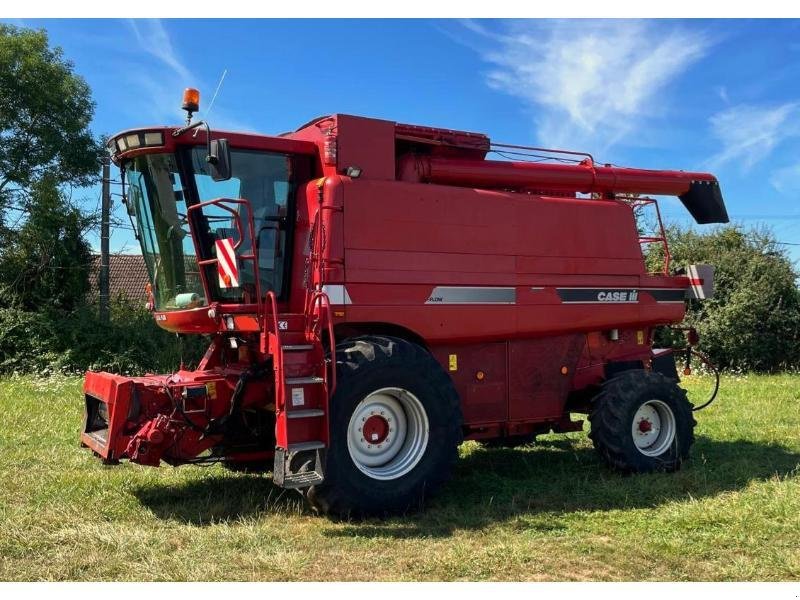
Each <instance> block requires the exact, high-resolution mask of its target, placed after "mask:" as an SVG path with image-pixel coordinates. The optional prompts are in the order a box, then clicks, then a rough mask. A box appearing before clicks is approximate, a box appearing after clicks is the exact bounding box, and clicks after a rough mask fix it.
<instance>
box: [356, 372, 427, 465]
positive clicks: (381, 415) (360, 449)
mask: <svg viewBox="0 0 800 600" xmlns="http://www.w3.org/2000/svg"><path fill="white" fill-rule="evenodd" d="M429 435H430V432H429V425H428V415H427V414H426V412H425V408H424V407H423V405H422V403H421V402H420V401H419V399H418V398H417V397H416V396H414V395H413V394H412V393H411V392H409V391H407V390H404V389H402V388H383V389H380V390H376V391H374V392H372V393H371V394H369V395H367V397H366V398H364V399H363V400H362V401H361V402H359V404H358V406H356V408H355V410H354V411H353V414H352V416H351V417H350V423H349V425H348V429H347V449H348V451H349V452H350V458H351V459H352V460H353V464H355V466H356V467H357V468H358V469H359V470H360V471H361V472H362V473H365V474H366V475H368V476H369V477H371V478H373V479H380V480H388V479H397V478H398V477H402V476H403V475H405V474H406V473H408V472H409V471H410V470H411V469H413V468H414V467H415V466H416V465H417V463H418V462H419V461H420V460H421V459H422V456H423V455H424V454H425V450H426V449H427V447H428V439H429Z"/></svg>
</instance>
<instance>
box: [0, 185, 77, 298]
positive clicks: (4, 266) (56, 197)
mask: <svg viewBox="0 0 800 600" xmlns="http://www.w3.org/2000/svg"><path fill="white" fill-rule="evenodd" d="M28 204H29V212H28V217H27V219H26V220H25V222H24V223H23V224H22V226H21V227H20V229H19V231H18V232H17V233H16V234H15V236H14V242H13V243H12V244H10V245H9V246H7V247H6V248H5V251H4V252H3V253H2V254H0V285H2V288H3V289H2V294H1V295H0V302H3V303H6V304H9V305H13V306H15V307H17V308H22V309H24V310H29V311H53V310H55V311H72V310H73V309H74V308H76V306H79V305H80V304H82V303H83V299H84V297H85V295H86V292H87V288H88V270H89V267H88V263H89V258H90V251H89V245H88V244H87V243H86V240H85V239H84V237H83V235H84V232H85V230H86V228H87V226H88V225H89V219H88V218H87V217H86V216H84V215H83V213H82V212H81V211H80V210H79V209H78V208H76V207H74V206H71V205H70V204H69V203H68V202H67V201H66V199H65V198H64V196H63V194H62V193H61V192H60V191H59V188H58V181H57V178H55V177H50V176H44V177H42V178H41V179H39V180H38V181H37V182H36V183H34V184H33V186H32V188H31V193H30V200H29V202H28Z"/></svg>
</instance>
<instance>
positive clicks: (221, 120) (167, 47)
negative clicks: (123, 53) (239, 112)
mask: <svg viewBox="0 0 800 600" xmlns="http://www.w3.org/2000/svg"><path fill="white" fill-rule="evenodd" d="M128 23H129V25H130V27H131V30H132V31H133V34H134V37H135V38H136V41H137V42H138V45H139V50H140V51H142V52H144V53H146V54H148V55H150V56H151V57H153V58H155V59H156V62H155V64H144V63H142V62H137V63H135V66H134V65H132V64H126V66H125V72H126V73H127V76H128V77H129V79H130V81H131V83H132V84H133V85H134V87H135V88H136V89H138V90H141V92H142V93H141V94H140V97H141V98H142V99H143V100H145V101H146V103H144V104H142V103H141V102H140V104H139V105H138V106H137V111H140V112H141V113H142V116H143V117H144V118H146V119H151V120H152V122H154V123H155V122H158V123H176V122H182V121H183V119H184V118H185V113H183V111H181V110H180V99H181V93H182V92H183V88H185V87H197V88H200V90H201V92H203V93H202V95H201V100H204V101H205V104H204V103H203V102H201V107H203V108H205V109H206V113H204V112H203V111H202V110H201V112H200V113H198V114H197V117H198V118H205V114H207V110H208V108H211V106H210V102H211V99H212V95H213V91H214V89H215V87H216V84H217V80H214V81H213V82H211V81H206V80H204V79H203V78H201V77H198V76H197V75H196V74H195V73H193V72H192V71H191V70H190V69H189V68H188V67H187V66H186V65H185V64H184V63H183V61H182V60H181V57H180V54H179V53H178V51H177V50H176V49H175V46H174V45H173V43H172V38H171V37H170V35H169V32H168V31H167V29H166V27H165V26H164V24H163V23H162V22H161V21H160V20H159V19H136V20H133V19H131V20H129V21H128ZM223 91H224V88H223ZM221 98H222V94H220V96H219V97H218V98H217V100H216V104H215V105H214V107H213V115H212V119H211V120H213V122H211V126H212V127H215V128H217V129H230V130H235V131H253V129H254V128H253V127H252V126H251V125H249V124H248V123H247V122H246V121H245V120H242V119H240V118H239V117H237V116H235V115H234V114H232V112H231V111H230V110H226V109H225V108H224V107H223V106H222V105H221V103H220V100H221Z"/></svg>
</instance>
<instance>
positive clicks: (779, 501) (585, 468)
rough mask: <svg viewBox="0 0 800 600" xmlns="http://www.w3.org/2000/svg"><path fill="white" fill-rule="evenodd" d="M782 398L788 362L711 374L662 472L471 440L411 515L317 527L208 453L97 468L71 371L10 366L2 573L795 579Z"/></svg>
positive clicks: (563, 442) (585, 449)
mask: <svg viewBox="0 0 800 600" xmlns="http://www.w3.org/2000/svg"><path fill="white" fill-rule="evenodd" d="M707 386H708V381H704V380H699V381H694V382H687V387H688V388H689V389H690V392H693V393H694V394H695V397H696V399H698V398H699V396H700V395H701V393H702V392H703V391H704V390H705V389H707ZM798 399H800V376H788V375H787V376H776V377H755V376H749V377H739V378H732V377H731V378H726V379H725V380H724V381H723V387H722V393H721V397H720V398H719V399H718V401H717V403H716V404H714V405H713V406H712V407H711V408H709V409H708V410H706V411H703V412H702V413H699V415H698V421H699V425H698V428H697V434H698V440H697V444H696V445H695V447H694V450H693V459H692V460H691V461H690V463H689V464H687V465H686V466H685V467H684V469H683V470H682V471H681V472H679V473H676V474H658V475H648V476H634V477H623V476H619V475H616V474H614V473H612V472H610V471H609V470H608V469H606V468H605V467H604V466H603V465H602V464H601V463H600V462H599V460H598V459H597V458H596V457H595V454H594V452H593V450H592V449H591V444H590V443H589V442H588V440H587V439H586V437H585V435H584V434H570V435H569V436H547V437H545V438H543V439H541V440H540V443H538V444H537V445H536V446H533V447H528V448H524V449H519V450H502V449H491V450H490V449H484V448H482V447H481V446H479V445H478V444H475V443H467V444H465V445H464V447H463V448H462V459H461V461H460V463H459V465H458V469H457V472H456V475H455V477H454V479H453V481H452V482H451V484H449V485H448V486H447V487H446V488H445V489H444V491H443V493H442V494H440V495H439V496H438V497H437V498H435V499H434V500H433V501H432V502H431V503H430V506H429V508H428V510H427V511H426V512H425V513H423V514H419V515H412V516H407V517H403V518H394V519H390V520H383V521H381V520H373V521H366V522H333V521H331V520H328V519H325V518H320V517H316V516H314V515H312V514H310V513H309V512H308V511H307V509H305V508H304V506H303V505H302V504H301V502H300V501H299V497H298V496H297V495H296V494H295V493H293V492H284V491H282V490H279V489H278V488H275V487H273V486H272V484H271V483H270V480H269V479H268V478H264V477H258V476H248V475H236V474H232V473H228V472H226V471H225V470H224V469H222V468H221V467H219V466H214V467H181V468H178V469H173V468H171V467H162V468H160V469H151V468H147V467H140V466H136V465H130V464H124V465H122V466H118V467H104V466H102V465H101V464H100V462H99V461H97V460H96V459H95V458H93V457H92V456H91V454H90V453H89V452H87V451H86V450H82V449H80V448H79V447H78V444H77V435H78V433H77V432H78V428H79V426H80V421H81V412H82V408H81V393H80V381H79V380H77V379H51V380H39V381H37V380H33V379H27V378H15V379H6V380H2V381H0V416H1V418H2V420H1V421H0V580H9V579H10V580H32V579H33V580H38V579H57V580H64V579H77V580H97V579H105V580H107V579H126V580H127V579H133V580H138V579H147V580H150V579H155V580H172V579H179V580H184V579H190V580H209V579H211V580H214V579H235V580H239V579H246V580H251V579H258V580H275V579H277V580H296V579H301V580H352V579H356V580H363V579H379V580H397V579H401V580H454V579H466V580H474V579H499V580H553V579H555V580H586V579H592V580H731V579H734V580H783V579H793V580H797V579H800V466H799V465H800V411H799V410H798Z"/></svg>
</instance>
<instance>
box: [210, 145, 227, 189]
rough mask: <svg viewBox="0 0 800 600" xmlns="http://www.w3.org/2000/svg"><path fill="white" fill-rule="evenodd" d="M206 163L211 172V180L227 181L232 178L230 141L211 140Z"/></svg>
mask: <svg viewBox="0 0 800 600" xmlns="http://www.w3.org/2000/svg"><path fill="white" fill-rule="evenodd" d="M206 161H207V162H208V166H209V168H210V170H211V179H213V180H214V181H226V180H228V179H230V178H231V148H230V146H229V145H228V140H211V142H210V143H209V145H208V156H206Z"/></svg>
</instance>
